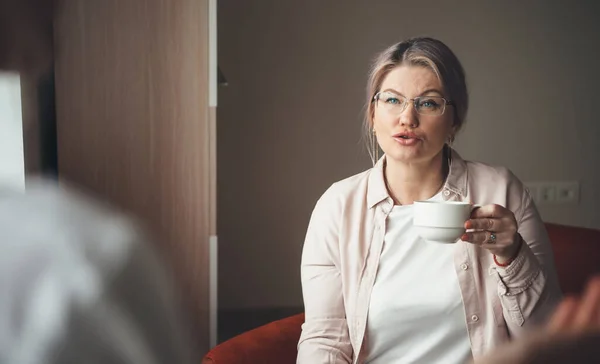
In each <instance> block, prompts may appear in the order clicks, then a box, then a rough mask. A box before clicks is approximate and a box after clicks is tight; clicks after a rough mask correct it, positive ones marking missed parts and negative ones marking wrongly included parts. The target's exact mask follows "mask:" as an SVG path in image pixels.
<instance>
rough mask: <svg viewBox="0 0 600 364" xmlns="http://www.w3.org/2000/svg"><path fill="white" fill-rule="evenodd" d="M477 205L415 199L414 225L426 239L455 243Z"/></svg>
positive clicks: (463, 231)
mask: <svg viewBox="0 0 600 364" xmlns="http://www.w3.org/2000/svg"><path fill="white" fill-rule="evenodd" d="M474 207H475V206H474V205H472V204H470V203H469V202H461V201H415V202H414V209H413V226H414V227H415V229H416V230H417V233H418V234H419V236H421V237H422V238H423V239H425V240H429V241H435V242H439V243H446V244H448V243H455V242H456V241H457V240H458V239H459V238H460V237H461V236H462V234H464V233H465V226H464V225H465V222H466V221H467V220H468V219H469V217H470V216H471V211H472V209H473V208H474Z"/></svg>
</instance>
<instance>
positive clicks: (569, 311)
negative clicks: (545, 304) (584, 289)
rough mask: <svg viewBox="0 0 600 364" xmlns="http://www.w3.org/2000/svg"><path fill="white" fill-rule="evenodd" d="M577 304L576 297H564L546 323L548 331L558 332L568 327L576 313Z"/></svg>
mask: <svg viewBox="0 0 600 364" xmlns="http://www.w3.org/2000/svg"><path fill="white" fill-rule="evenodd" d="M578 304H579V301H578V300H577V298H575V297H565V298H564V299H563V300H562V302H561V303H560V304H559V305H558V307H557V308H556V310H555V311H554V313H553V314H552V317H551V318H550V322H549V323H548V331H549V332H550V333H559V332H561V331H565V330H567V329H569V328H570V327H571V326H572V323H573V319H574V317H575V314H576V313H577V306H578Z"/></svg>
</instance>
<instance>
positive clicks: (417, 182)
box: [384, 150, 448, 205]
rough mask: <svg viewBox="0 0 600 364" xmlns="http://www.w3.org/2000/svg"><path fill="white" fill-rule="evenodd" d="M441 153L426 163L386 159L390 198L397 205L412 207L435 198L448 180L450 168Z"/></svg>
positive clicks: (385, 173) (386, 177) (387, 184)
mask: <svg viewBox="0 0 600 364" xmlns="http://www.w3.org/2000/svg"><path fill="white" fill-rule="evenodd" d="M444 154H445V153H444V151H443V150H442V151H440V153H439V154H438V155H436V156H435V157H434V158H433V159H432V160H431V161H429V162H425V163H403V162H399V161H394V160H391V159H389V158H386V164H385V169H384V176H385V180H386V186H387V189H388V192H389V194H390V196H391V197H392V198H393V199H394V203H395V204H397V205H410V204H412V203H413V202H414V201H420V200H427V199H429V198H431V197H433V196H435V195H436V194H437V193H438V192H439V191H440V189H441V188H442V186H443V184H444V181H445V179H446V175H447V173H448V172H447V170H448V166H447V163H446V159H447V158H445V157H444Z"/></svg>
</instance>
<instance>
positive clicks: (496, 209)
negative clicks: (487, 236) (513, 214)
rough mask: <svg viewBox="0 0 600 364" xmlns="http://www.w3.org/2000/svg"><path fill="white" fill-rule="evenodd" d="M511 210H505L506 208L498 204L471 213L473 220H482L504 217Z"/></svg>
mask: <svg viewBox="0 0 600 364" xmlns="http://www.w3.org/2000/svg"><path fill="white" fill-rule="evenodd" d="M508 213H510V210H507V209H505V208H504V207H502V206H500V205H496V204H491V205H484V206H481V207H479V208H476V209H473V211H472V212H471V218H473V219H480V218H490V217H491V218H494V217H498V218H500V217H504V216H506V215H507V214H508Z"/></svg>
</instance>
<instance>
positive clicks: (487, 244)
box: [461, 205, 522, 263]
mask: <svg viewBox="0 0 600 364" xmlns="http://www.w3.org/2000/svg"><path fill="white" fill-rule="evenodd" d="M465 229H467V232H466V233H465V234H464V235H463V236H462V237H461V240H463V241H467V242H470V243H473V244H476V245H479V246H480V247H482V248H484V249H487V250H489V251H490V252H491V253H492V254H494V255H495V256H496V259H497V260H498V262H499V263H504V262H508V261H510V260H511V259H513V258H514V257H515V256H516V255H517V253H518V251H519V249H520V248H521V244H522V238H521V235H520V234H519V233H518V231H517V229H518V226H517V220H516V219H515V215H514V214H513V213H512V211H510V210H508V209H506V208H504V207H502V206H500V205H485V206H481V207H476V208H475V209H473V211H472V212H471V219H470V220H467V221H466V222H465Z"/></svg>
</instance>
